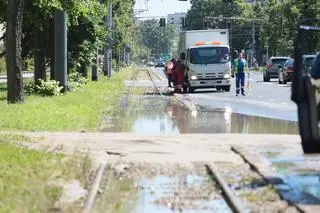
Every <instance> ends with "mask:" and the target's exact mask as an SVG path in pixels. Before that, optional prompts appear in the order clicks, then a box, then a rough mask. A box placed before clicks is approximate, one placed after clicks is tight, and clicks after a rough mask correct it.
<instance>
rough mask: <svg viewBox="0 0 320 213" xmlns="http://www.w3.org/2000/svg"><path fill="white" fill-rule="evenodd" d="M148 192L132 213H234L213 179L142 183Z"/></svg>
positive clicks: (162, 178)
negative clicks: (214, 184) (215, 188)
mask: <svg viewBox="0 0 320 213" xmlns="http://www.w3.org/2000/svg"><path fill="white" fill-rule="evenodd" d="M137 184H138V185H139V186H140V187H142V188H143V189H144V190H141V191H140V192H139V193H138V199H137V206H136V208H135V209H134V210H133V211H132V212H131V213H141V212H154V213H157V212H161V213H171V212H186V213H196V212H199V213H202V212H203V213H205V212H217V213H220V212H221V213H228V212H230V213H231V212H232V211H231V210H230V208H229V206H228V204H227V203H226V202H225V201H224V199H223V198H222V197H221V195H220V194H218V193H216V192H215V190H214V186H212V182H211V180H210V179H209V177H204V176H197V175H187V176H182V177H178V176H176V177H169V176H156V177H154V178H152V179H145V178H143V179H140V180H139V181H138V182H137Z"/></svg>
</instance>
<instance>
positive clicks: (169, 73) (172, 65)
mask: <svg viewBox="0 0 320 213" xmlns="http://www.w3.org/2000/svg"><path fill="white" fill-rule="evenodd" d="M175 68H176V60H175V59H174V58H173V59H171V60H170V61H169V63H168V64H167V66H166V75H167V78H168V86H169V87H172V86H171V82H173V72H174V70H175Z"/></svg>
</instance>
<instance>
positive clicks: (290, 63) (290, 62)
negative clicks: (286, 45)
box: [286, 60, 294, 67]
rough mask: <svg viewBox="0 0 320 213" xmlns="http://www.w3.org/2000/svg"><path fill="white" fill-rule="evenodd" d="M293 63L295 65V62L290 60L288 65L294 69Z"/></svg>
mask: <svg viewBox="0 0 320 213" xmlns="http://www.w3.org/2000/svg"><path fill="white" fill-rule="evenodd" d="M293 63H294V60H288V61H287V62H286V65H287V66H288V67H293Z"/></svg>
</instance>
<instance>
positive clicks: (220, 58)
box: [190, 47, 230, 64]
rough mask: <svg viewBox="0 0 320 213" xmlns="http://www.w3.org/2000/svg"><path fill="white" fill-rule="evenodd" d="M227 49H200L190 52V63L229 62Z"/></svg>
mask: <svg viewBox="0 0 320 213" xmlns="http://www.w3.org/2000/svg"><path fill="white" fill-rule="evenodd" d="M229 53H230V52H229V48H227V47H201V48H193V49H191V50H190V63H192V64H217V63H226V62H228V61H229Z"/></svg>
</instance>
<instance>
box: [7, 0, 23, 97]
mask: <svg viewBox="0 0 320 213" xmlns="http://www.w3.org/2000/svg"><path fill="white" fill-rule="evenodd" d="M24 4H25V0H10V1H9V2H8V7H7V13H6V15H7V19H6V21H7V23H6V37H5V45H6V63H7V84H8V95H7V100H8V102H9V103H20V102H23V101H24V92H23V79H22V69H23V62H22V57H21V37H22V23H23V9H24Z"/></svg>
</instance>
